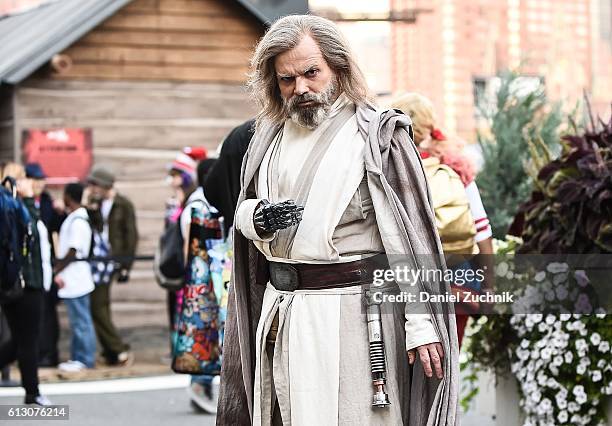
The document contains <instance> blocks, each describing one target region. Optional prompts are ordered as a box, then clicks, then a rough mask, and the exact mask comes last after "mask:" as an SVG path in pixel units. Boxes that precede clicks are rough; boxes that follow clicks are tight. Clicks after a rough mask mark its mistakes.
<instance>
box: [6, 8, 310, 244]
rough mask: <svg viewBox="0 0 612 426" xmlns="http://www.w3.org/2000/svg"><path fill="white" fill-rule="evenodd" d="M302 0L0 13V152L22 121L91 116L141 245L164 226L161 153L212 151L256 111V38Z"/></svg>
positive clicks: (84, 123)
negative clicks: (250, 85)
mask: <svg viewBox="0 0 612 426" xmlns="http://www.w3.org/2000/svg"><path fill="white" fill-rule="evenodd" d="M306 10H307V8H306V1H284V0H267V1H266V0H258V1H248V0H240V1H238V0H237V1H234V0H134V1H126V0H59V1H55V2H50V3H47V4H43V5H41V6H39V7H38V8H35V9H33V10H30V11H28V12H26V13H22V14H18V15H15V16H9V17H5V18H4V19H1V20H0V158H1V159H10V158H12V159H16V160H20V159H21V143H22V133H23V131H24V130H27V129H53V128H88V129H91V132H92V139H93V156H94V164H105V165H108V166H110V167H111V168H112V169H113V170H114V171H115V172H116V174H117V179H118V185H117V186H118V188H119V190H120V191H121V192H122V193H124V194H125V195H127V196H128V197H129V198H131V199H132V200H133V201H134V203H135V205H136V208H137V216H138V223H139V229H140V233H141V235H142V239H141V243H140V249H139V251H140V253H141V254H145V253H147V254H148V253H152V252H153V249H154V247H155V245H156V242H157V237H158V235H159V233H160V231H161V229H162V218H163V206H164V201H165V199H166V198H167V196H168V195H169V189H168V187H167V186H166V185H165V183H164V178H165V175H166V165H167V164H168V163H169V162H170V161H171V160H172V159H173V158H174V156H175V155H176V154H177V153H178V151H179V150H180V149H182V148H183V147H185V146H205V147H207V148H208V149H209V150H211V151H212V152H214V150H215V149H216V147H217V146H218V144H219V143H220V142H221V141H222V139H223V137H224V136H225V135H226V134H227V133H228V132H229V130H231V129H232V128H233V127H234V126H236V125H238V124H240V123H242V122H243V121H244V120H246V119H248V118H250V117H251V116H252V115H253V114H254V111H255V110H254V106H253V105H252V103H251V102H250V101H249V98H248V95H247V93H246V91H245V88H244V83H245V80H246V73H247V70H248V62H249V58H250V55H251V54H252V50H253V47H254V46H255V44H256V42H257V40H258V39H259V38H260V37H261V36H262V35H263V33H264V31H265V28H266V25H267V24H269V22H271V21H273V20H274V19H276V18H277V17H278V16H280V15H284V14H288V13H303V12H306Z"/></svg>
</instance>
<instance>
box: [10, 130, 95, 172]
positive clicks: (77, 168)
mask: <svg viewBox="0 0 612 426" xmlns="http://www.w3.org/2000/svg"><path fill="white" fill-rule="evenodd" d="M22 153H23V162H24V164H27V163H38V164H40V166H41V167H42V169H43V171H44V172H45V175H47V181H48V183H50V184H65V183H68V182H75V181H83V180H85V178H86V177H87V175H88V174H89V171H90V170H91V165H92V162H93V156H92V143H91V129H53V130H39V129H29V130H24V131H23V140H22Z"/></svg>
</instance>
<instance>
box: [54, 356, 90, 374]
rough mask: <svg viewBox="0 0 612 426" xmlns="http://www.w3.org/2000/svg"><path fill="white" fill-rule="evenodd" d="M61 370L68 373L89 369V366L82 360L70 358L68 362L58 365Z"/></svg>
mask: <svg viewBox="0 0 612 426" xmlns="http://www.w3.org/2000/svg"><path fill="white" fill-rule="evenodd" d="M57 368H59V369H60V371H64V372H66V373H78V372H79V371H83V370H86V369H87V366H86V365H85V364H83V363H82V362H81V361H75V360H72V359H71V360H69V361H66V362H62V363H61V364H60V365H58V366H57Z"/></svg>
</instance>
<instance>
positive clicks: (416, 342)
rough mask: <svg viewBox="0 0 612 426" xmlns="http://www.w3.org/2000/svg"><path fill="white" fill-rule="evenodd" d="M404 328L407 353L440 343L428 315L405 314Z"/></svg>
mask: <svg viewBox="0 0 612 426" xmlns="http://www.w3.org/2000/svg"><path fill="white" fill-rule="evenodd" d="M405 328H406V350H407V351H409V350H410V349H414V348H417V347H419V346H423V345H427V344H430V343H436V342H439V341H440V338H439V337H438V335H437V334H436V330H435V328H434V326H433V324H432V322H431V315H430V314H406V324H405Z"/></svg>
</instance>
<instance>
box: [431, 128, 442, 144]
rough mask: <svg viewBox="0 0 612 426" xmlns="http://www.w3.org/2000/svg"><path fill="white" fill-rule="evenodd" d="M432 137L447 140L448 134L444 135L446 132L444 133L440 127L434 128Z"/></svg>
mask: <svg viewBox="0 0 612 426" xmlns="http://www.w3.org/2000/svg"><path fill="white" fill-rule="evenodd" d="M431 138H432V139H433V140H435V141H445V140H446V136H444V133H442V130H440V129H433V130H432V131H431Z"/></svg>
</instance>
